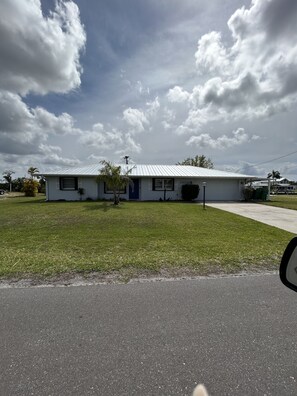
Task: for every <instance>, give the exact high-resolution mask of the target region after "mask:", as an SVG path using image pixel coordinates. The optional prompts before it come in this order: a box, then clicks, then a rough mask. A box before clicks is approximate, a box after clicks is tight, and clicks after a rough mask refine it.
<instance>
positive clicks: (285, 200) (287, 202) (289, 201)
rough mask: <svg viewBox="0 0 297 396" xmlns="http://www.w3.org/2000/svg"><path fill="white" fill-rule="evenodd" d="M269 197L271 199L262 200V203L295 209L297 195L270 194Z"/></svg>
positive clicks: (296, 207) (296, 206) (296, 208)
mask: <svg viewBox="0 0 297 396" xmlns="http://www.w3.org/2000/svg"><path fill="white" fill-rule="evenodd" d="M270 199H271V201H269V202H264V204H265V205H270V206H278V207H279V208H286V209H293V210H297V195H271V196H270Z"/></svg>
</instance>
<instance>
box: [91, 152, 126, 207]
mask: <svg viewBox="0 0 297 396" xmlns="http://www.w3.org/2000/svg"><path fill="white" fill-rule="evenodd" d="M100 163H101V164H102V165H103V168H101V170H100V173H99V175H98V177H97V182H99V181H103V182H104V183H106V186H107V188H108V189H109V190H111V191H112V192H113V203H114V205H118V204H119V202H120V194H121V192H122V191H123V189H124V188H125V187H127V186H128V185H129V184H130V183H132V181H131V179H130V177H129V173H131V171H132V169H129V170H128V171H126V172H124V173H123V172H122V168H121V166H116V165H114V164H112V163H111V162H109V161H105V160H103V161H100Z"/></svg>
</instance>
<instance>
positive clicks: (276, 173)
mask: <svg viewBox="0 0 297 396" xmlns="http://www.w3.org/2000/svg"><path fill="white" fill-rule="evenodd" d="M267 177H268V179H271V178H272V179H273V180H275V179H280V178H281V175H280V172H279V171H275V170H272V172H269V173H268V175H267Z"/></svg>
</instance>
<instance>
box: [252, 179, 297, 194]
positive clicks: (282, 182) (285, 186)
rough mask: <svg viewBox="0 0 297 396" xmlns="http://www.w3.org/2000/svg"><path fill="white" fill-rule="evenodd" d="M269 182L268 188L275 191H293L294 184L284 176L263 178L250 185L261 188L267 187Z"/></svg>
mask: <svg viewBox="0 0 297 396" xmlns="http://www.w3.org/2000/svg"><path fill="white" fill-rule="evenodd" d="M269 183H270V188H271V189H273V191H274V192H276V193H292V192H295V190H296V186H295V185H294V184H292V182H291V181H290V180H288V179H286V178H284V177H282V178H281V179H271V178H268V179H263V180H257V181H253V182H252V187H254V188H261V187H268V186H269Z"/></svg>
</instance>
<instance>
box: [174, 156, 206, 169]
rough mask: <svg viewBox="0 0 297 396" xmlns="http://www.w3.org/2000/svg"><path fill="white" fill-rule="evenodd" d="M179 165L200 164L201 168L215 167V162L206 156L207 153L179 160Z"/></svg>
mask: <svg viewBox="0 0 297 396" xmlns="http://www.w3.org/2000/svg"><path fill="white" fill-rule="evenodd" d="M177 165H191V166H199V167H200V168H209V169H213V162H212V160H211V159H210V158H206V157H205V155H196V156H195V157H194V158H191V157H188V158H186V159H185V160H183V161H182V162H178V163H177Z"/></svg>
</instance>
